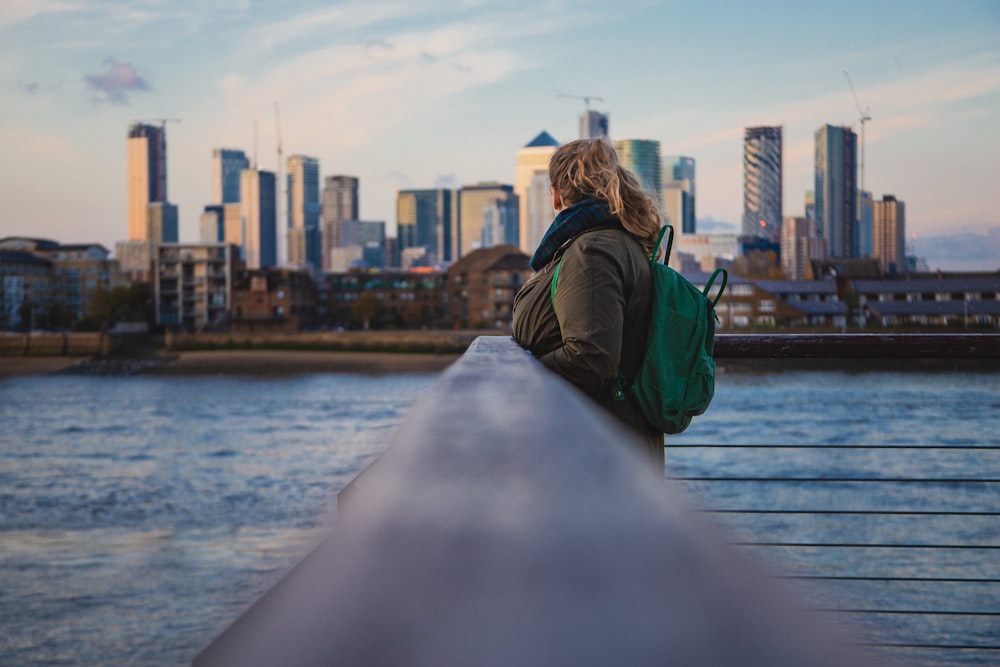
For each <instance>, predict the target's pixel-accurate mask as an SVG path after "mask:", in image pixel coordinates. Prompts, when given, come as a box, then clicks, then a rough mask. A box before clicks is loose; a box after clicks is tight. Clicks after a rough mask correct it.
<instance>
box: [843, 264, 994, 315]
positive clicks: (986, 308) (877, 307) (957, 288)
mask: <svg viewBox="0 0 1000 667" xmlns="http://www.w3.org/2000/svg"><path fill="white" fill-rule="evenodd" d="M851 287H852V289H853V291H854V293H855V294H856V295H857V296H856V298H857V302H858V306H859V308H860V309H861V311H862V313H863V314H864V316H865V317H866V319H867V321H868V323H869V324H876V325H880V326H886V327H895V326H960V327H979V328H981V327H986V328H998V327H1000V273H984V274H966V275H964V276H946V275H941V276H935V275H930V276H927V275H924V276H921V275H919V274H917V275H906V274H903V275H902V276H899V277H897V278H894V279H884V280H854V281H852V283H851Z"/></svg>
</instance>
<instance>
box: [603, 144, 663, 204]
mask: <svg viewBox="0 0 1000 667" xmlns="http://www.w3.org/2000/svg"><path fill="white" fill-rule="evenodd" d="M614 147H615V152H616V153H618V162H619V163H620V164H621V165H622V166H623V167H625V168H626V169H628V170H629V171H631V172H632V173H633V174H635V175H636V177H638V179H639V183H640V184H641V185H642V189H643V190H645V191H646V192H648V193H649V194H651V195H653V197H654V198H655V199H656V205H657V206H658V207H659V208H661V209H662V208H663V195H662V193H661V192H660V187H661V183H660V180H661V179H660V172H661V166H660V142H659V141H655V140H653V139H620V140H618V141H615V142H614Z"/></svg>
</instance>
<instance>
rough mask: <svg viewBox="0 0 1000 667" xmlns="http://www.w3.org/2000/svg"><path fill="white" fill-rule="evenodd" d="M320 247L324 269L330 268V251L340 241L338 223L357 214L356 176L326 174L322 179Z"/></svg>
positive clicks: (355, 217)
mask: <svg viewBox="0 0 1000 667" xmlns="http://www.w3.org/2000/svg"><path fill="white" fill-rule="evenodd" d="M322 199H323V201H322V213H321V216H322V231H321V236H322V240H321V243H320V245H321V248H322V253H323V257H322V264H323V269H324V270H330V251H331V250H333V248H337V247H339V246H340V245H341V243H340V223H341V222H342V221H344V220H357V219H358V217H360V216H359V212H358V209H359V204H358V178H357V177H356V176H344V175H337V176H327V177H326V178H325V179H324V180H323V197H322Z"/></svg>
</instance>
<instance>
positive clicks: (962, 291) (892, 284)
mask: <svg viewBox="0 0 1000 667" xmlns="http://www.w3.org/2000/svg"><path fill="white" fill-rule="evenodd" d="M877 203H878V202H876V204H877ZM850 291H852V292H854V294H856V295H857V301H858V304H859V307H860V308H861V312H862V314H863V316H864V317H865V319H866V321H867V323H868V324H869V325H880V326H886V327H890V326H906V325H910V326H942V327H945V326H952V327H961V328H964V329H968V328H980V329H981V328H993V329H996V328H998V327H1000V276H998V275H997V274H996V273H982V272H975V273H965V274H946V273H933V274H907V273H895V274H888V275H886V277H885V278H882V279H872V278H868V279H864V278H859V279H855V280H852V281H850Z"/></svg>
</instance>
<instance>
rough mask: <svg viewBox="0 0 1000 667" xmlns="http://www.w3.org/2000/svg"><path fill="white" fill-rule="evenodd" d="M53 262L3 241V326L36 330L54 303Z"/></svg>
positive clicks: (0, 324) (0, 317) (0, 308)
mask: <svg viewBox="0 0 1000 667" xmlns="http://www.w3.org/2000/svg"><path fill="white" fill-rule="evenodd" d="M53 277H54V276H53V272H52V262H50V261H49V260H47V259H46V258H44V257H41V256H39V255H36V254H35V253H33V252H30V251H28V250H26V249H23V248H18V247H17V246H15V245H13V244H10V243H8V239H4V240H3V241H0V328H2V329H14V328H24V329H33V328H34V327H35V325H37V324H39V323H40V321H41V319H42V318H44V317H45V316H47V314H48V311H49V308H50V307H51V305H52V295H53V293H54V289H53V284H52V283H53Z"/></svg>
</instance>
